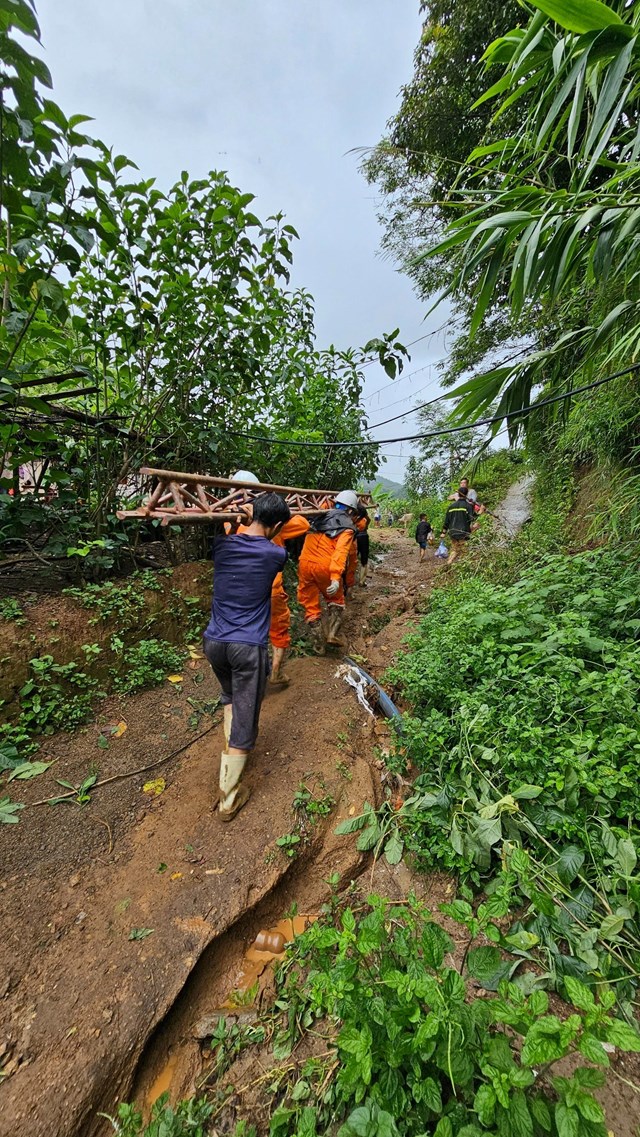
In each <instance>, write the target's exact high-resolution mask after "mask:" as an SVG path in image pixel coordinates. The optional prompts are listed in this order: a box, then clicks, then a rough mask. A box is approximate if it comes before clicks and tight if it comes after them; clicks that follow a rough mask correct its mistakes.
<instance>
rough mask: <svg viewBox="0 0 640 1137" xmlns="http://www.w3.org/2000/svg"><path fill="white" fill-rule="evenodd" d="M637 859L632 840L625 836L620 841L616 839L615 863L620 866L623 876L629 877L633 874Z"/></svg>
mask: <svg viewBox="0 0 640 1137" xmlns="http://www.w3.org/2000/svg"><path fill="white" fill-rule="evenodd" d="M637 861H638V855H637V853H636V848H635V845H634V843H633V841H631V840H630V839H629V838H628V837H625V838H623V839H622V840H621V841H618V847H617V849H616V864H617V865H618V867H619V868H620V872H621V873H622V875H623V876H627V877H629V876H631V875H632V874H633V872H634V871H635V867H636V864H637Z"/></svg>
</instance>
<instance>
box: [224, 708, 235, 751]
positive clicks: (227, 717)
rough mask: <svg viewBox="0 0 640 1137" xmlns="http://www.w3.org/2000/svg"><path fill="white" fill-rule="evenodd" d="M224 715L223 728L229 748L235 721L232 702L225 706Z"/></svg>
mask: <svg viewBox="0 0 640 1137" xmlns="http://www.w3.org/2000/svg"><path fill="white" fill-rule="evenodd" d="M223 716H224V717H223V724H222V729H223V730H224V741H225V744H226V747H227V750H228V749H229V739H230V738H231V723H232V721H233V707H232V705H231V703H225V705H224V707H223Z"/></svg>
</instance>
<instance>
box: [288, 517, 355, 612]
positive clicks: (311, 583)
mask: <svg viewBox="0 0 640 1137" xmlns="http://www.w3.org/2000/svg"><path fill="white" fill-rule="evenodd" d="M356 560H357V551H356V543H355V531H354V529H353V528H349V529H346V528H345V529H342V530H341V531H340V532H339V533H338V534H337V536H335V537H329V536H328V535H327V534H326V533H316V532H314V530H313V529H312V530H311V531H310V532H309V533H308V534H307V538H306V540H305V543H304V548H303V550H302V555H301V557H300V564H299V568H298V600H299V601H300V603H301V604H302V606H303V608H304V614H305V619H306V620H307V623H310V624H311V623H314V622H315V621H316V620H319V619H320V618H321V616H322V609H321V607H320V596H321V595H322V596H324V598H325V600H326V602H327V604H337V605H339V606H340V607H342V608H344V588H343V586H342V576H343V574H346V582H347V585H348V586H349V587H351V585H352V584H353V582H354V579H355V569H356ZM333 580H337V581H338V582H339V584H340V587H339V589H338V591H337V592H335V593H334V594H333V596H327V588H328V587H329V585H330V583H331V581H333Z"/></svg>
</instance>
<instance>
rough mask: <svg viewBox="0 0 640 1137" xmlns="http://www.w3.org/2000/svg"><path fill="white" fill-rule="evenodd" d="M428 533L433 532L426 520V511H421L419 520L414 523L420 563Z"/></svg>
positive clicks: (423, 556)
mask: <svg viewBox="0 0 640 1137" xmlns="http://www.w3.org/2000/svg"><path fill="white" fill-rule="evenodd" d="M430 533H433V529H432V528H431V525H430V524H429V522H428V520H427V515H426V513H421V514H420V520H419V522H418V524H417V525H416V541H417V542H418V545H419V546H420V564H422V562H423V560H424V558H425V556H426V552H427V541H428V540H429V534H430Z"/></svg>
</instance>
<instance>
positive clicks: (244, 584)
mask: <svg viewBox="0 0 640 1137" xmlns="http://www.w3.org/2000/svg"><path fill="white" fill-rule="evenodd" d="M290 517H291V511H290V509H289V506H288V505H287V503H286V502H285V501H284V499H283V498H281V497H279V496H278V494H275V493H264V494H260V495H259V496H258V497H257V498H256V499H255V501H254V502H253V520H252V522H251V524H250V525H249V526H248V527H247V530H246V532H244V533H235V534H230V535H229V536H220V537H216V539H215V541H214V546H213V572H214V576H213V600H212V604H211V619H210V620H209V624H208V626H207V629H206V631H205V633H204V653H205V655H206V657H207V659H208V660H209V663H210V664H211V666H212V668H213V670H214V672H215V675H216V677H217V679H218V682H219V683H220V686H221V688H222V697H221V701H222V705H223V707H224V733H225V741H226V744H227V748H226V750H225V751H224V753H223V754H222V756H221V759H220V800H219V813H220V820H221V821H231V818H232V817H235V815H236V813H238V811H239V810H240V809H242V806H243V805H244V804H245V803H246V802H247V801H248V800H249V790H248V788H247V787H246V786H243V785H242V784H241V779H242V774H243V771H244V767H245V765H246V761H247V758H248V756H249V753H250V751H251V750H253V748H254V746H255V744H256V739H257V736H258V721H259V718H260V707H261V705H262V700H263V698H264V692H265V687H266V683H267V677H268V674H269V649H268V643H269V625H270V622H271V588H272V585H273V582H274V580H275V578H276V576H277V575H278V573H279V572H281V571H282V569H283V567H284V563H285V561H286V559H287V553H286V550H285V549H282V548H279V547H278V546H277V545H274V544H272V539H273V538H274V537H277V535H278V533H279V532H280V530H281V529H282V527H283V525H284V524H285V523H286V522H287V521H288V520H289V518H290Z"/></svg>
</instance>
